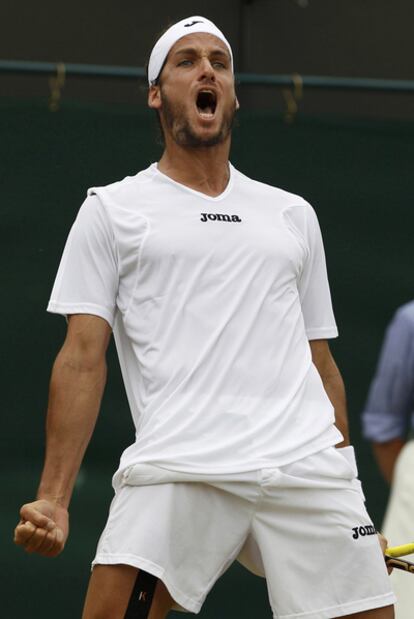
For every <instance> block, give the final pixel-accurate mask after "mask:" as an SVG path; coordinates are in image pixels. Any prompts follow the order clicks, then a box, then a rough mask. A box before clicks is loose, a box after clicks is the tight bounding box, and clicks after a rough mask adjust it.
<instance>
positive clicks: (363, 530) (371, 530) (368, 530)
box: [352, 524, 376, 539]
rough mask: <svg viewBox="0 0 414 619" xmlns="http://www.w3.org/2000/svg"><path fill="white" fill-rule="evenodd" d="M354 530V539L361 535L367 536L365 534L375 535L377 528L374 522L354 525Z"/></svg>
mask: <svg viewBox="0 0 414 619" xmlns="http://www.w3.org/2000/svg"><path fill="white" fill-rule="evenodd" d="M352 530H353V532H354V534H353V536H352V537H353V539H358V538H359V537H365V535H375V534H376V530H375V527H374V526H372V524H368V525H365V526H363V527H352Z"/></svg>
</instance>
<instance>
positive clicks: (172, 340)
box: [48, 164, 342, 474]
mask: <svg viewBox="0 0 414 619" xmlns="http://www.w3.org/2000/svg"><path fill="white" fill-rule="evenodd" d="M230 172H231V174H230V181H229V183H228V186H227V187H226V189H225V191H224V192H223V193H222V194H221V195H219V196H217V197H210V196H207V195H204V194H202V193H200V192H197V191H194V190H192V189H190V188H188V187H186V186H184V185H181V184H179V183H177V182H175V181H173V180H172V179H170V178H169V177H167V176H165V175H164V174H162V173H161V172H160V171H159V170H158V168H157V165H156V164H153V165H151V166H150V167H149V168H148V169H147V170H144V171H142V172H140V173H139V174H137V175H136V176H133V177H127V178H125V179H124V180H122V181H120V182H117V183H113V184H111V185H108V186H106V187H100V188H93V189H90V190H89V192H88V197H87V199H86V201H85V202H84V204H83V205H82V207H81V209H80V211H79V214H78V217H77V219H76V221H75V223H74V226H73V227H72V230H71V232H70V235H69V238H68V241H67V244H66V247H65V250H64V253H63V257H62V261H61V264H60V267H59V271H58V274H57V278H56V281H55V285H54V288H53V292H52V296H51V300H50V303H49V306H48V311H51V312H56V313H61V314H83V313H85V314H94V315H97V316H100V317H102V318H104V319H105V320H107V321H108V323H109V324H110V325H111V326H112V327H113V330H114V336H115V342H116V346H117V351H118V355H119V360H120V365H121V370H122V374H123V379H124V383H125V388H126V392H127V396H128V401H129V405H130V408H131V412H132V416H133V420H134V424H135V427H136V441H135V442H134V443H133V445H131V446H130V447H128V449H126V450H125V452H124V453H123V455H122V458H121V464H120V469H119V470H120V471H121V470H124V469H125V468H126V467H129V466H131V465H133V464H140V463H141V464H143V465H144V464H145V465H152V466H155V467H161V468H164V469H168V470H173V471H179V472H182V473H193V474H194V473H195V474H216V473H217V474H222V473H236V472H243V471H249V470H255V469H259V468H265V467H273V466H281V465H283V464H287V463H289V462H292V461H294V460H297V459H300V458H302V457H305V456H307V455H309V454H311V453H314V452H316V451H319V450H320V449H324V448H325V447H327V446H329V445H333V444H336V443H338V442H340V441H341V440H342V436H341V434H340V432H339V431H338V430H337V429H336V428H335V426H334V425H333V422H334V414H333V408H332V405H331V403H330V401H329V399H328V397H327V395H326V393H325V391H324V388H323V385H322V381H321V379H320V376H319V374H318V372H317V370H316V368H315V366H314V365H313V364H312V360H311V352H310V347H309V342H308V340H311V339H324V338H331V337H336V335H337V329H336V325H335V320H334V317H333V312H332V306H331V299H330V293H329V286H328V280H327V274H326V266H325V258H324V251H323V245H322V239H321V235H320V230H319V226H318V222H317V218H316V215H315V213H314V211H313V209H312V207H311V206H310V205H309V204H308V203H307V202H305V201H304V200H303V199H302V198H300V197H298V196H296V195H293V194H290V193H288V192H286V191H282V190H280V189H277V188H275V187H271V186H269V185H265V184H263V183H259V182H256V181H253V180H251V179H249V178H247V177H246V176H244V175H243V174H241V173H240V172H238V171H237V170H235V168H233V167H232V166H231V167H230Z"/></svg>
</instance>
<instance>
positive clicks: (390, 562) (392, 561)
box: [385, 555, 414, 574]
mask: <svg viewBox="0 0 414 619" xmlns="http://www.w3.org/2000/svg"><path fill="white" fill-rule="evenodd" d="M385 563H386V564H387V567H393V568H397V570H404V571H405V572H410V574H414V563H411V561H406V560H405V559H396V558H394V557H390V556H387V555H385Z"/></svg>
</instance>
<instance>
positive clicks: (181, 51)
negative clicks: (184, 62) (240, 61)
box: [174, 47, 230, 61]
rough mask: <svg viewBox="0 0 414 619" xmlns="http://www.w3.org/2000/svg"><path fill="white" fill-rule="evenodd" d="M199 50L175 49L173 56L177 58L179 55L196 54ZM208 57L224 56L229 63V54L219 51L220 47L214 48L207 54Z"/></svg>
mask: <svg viewBox="0 0 414 619" xmlns="http://www.w3.org/2000/svg"><path fill="white" fill-rule="evenodd" d="M198 50H199V48H197V47H186V48H184V49H177V51H175V52H174V56H178V55H179V54H198ZM209 56H225V57H226V58H227V59H228V60H229V61H230V54H229V52H228V51H227V50H225V49H221V48H220V47H216V48H215V49H213V50H211V52H209Z"/></svg>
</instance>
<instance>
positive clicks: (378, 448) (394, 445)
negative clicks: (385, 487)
mask: <svg viewBox="0 0 414 619" xmlns="http://www.w3.org/2000/svg"><path fill="white" fill-rule="evenodd" d="M404 445H405V441H404V440H402V439H400V438H394V439H392V440H391V441H387V442H386V443H373V444H372V448H373V450H374V455H375V459H376V461H377V464H378V467H379V469H380V471H381V473H382V476H383V478H384V479H385V481H386V482H387V483H389V484H391V482H392V478H393V475H394V468H395V463H396V462H397V458H398V456H399V455H400V451H401V449H402V448H403V447H404Z"/></svg>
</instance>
